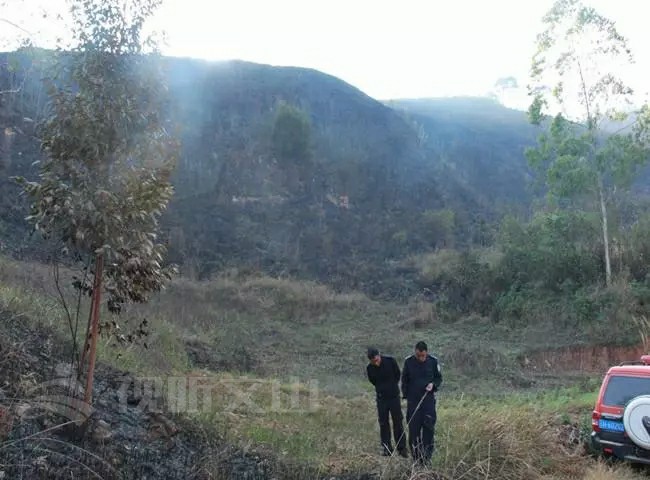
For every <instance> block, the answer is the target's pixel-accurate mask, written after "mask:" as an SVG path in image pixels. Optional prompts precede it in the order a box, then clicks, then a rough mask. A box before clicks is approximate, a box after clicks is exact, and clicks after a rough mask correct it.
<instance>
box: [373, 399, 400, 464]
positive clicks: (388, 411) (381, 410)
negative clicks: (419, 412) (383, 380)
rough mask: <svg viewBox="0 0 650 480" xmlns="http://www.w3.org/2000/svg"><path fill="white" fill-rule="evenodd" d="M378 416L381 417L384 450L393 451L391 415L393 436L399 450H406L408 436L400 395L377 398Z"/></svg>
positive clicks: (380, 428)
mask: <svg viewBox="0 0 650 480" xmlns="http://www.w3.org/2000/svg"><path fill="white" fill-rule="evenodd" d="M377 416H378V417H379V436H380V438H381V445H382V447H383V449H384V452H386V453H392V442H391V438H390V430H391V429H390V422H389V417H390V419H392V421H393V436H394V438H395V444H396V445H397V450H398V451H402V450H405V449H406V438H405V436H404V427H403V423H402V422H403V418H404V417H403V415H402V405H401V403H400V399H399V397H389V398H377Z"/></svg>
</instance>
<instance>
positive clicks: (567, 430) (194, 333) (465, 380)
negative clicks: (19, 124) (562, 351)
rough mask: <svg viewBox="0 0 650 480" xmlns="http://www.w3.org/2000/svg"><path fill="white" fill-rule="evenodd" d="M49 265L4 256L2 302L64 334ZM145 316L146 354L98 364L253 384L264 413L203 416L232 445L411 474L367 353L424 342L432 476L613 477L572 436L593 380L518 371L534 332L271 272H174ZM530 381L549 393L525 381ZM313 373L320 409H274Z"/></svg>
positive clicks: (305, 389) (398, 351)
mask: <svg viewBox="0 0 650 480" xmlns="http://www.w3.org/2000/svg"><path fill="white" fill-rule="evenodd" d="M49 273H50V272H49V271H48V269H47V268H46V267H43V266H41V265H36V264H26V263H17V262H14V261H9V260H7V259H0V307H2V308H3V309H5V310H8V311H11V312H15V314H16V315H22V316H24V318H25V319H36V320H37V321H40V322H42V323H44V324H47V325H52V326H54V327H55V328H57V329H59V330H60V331H61V333H62V334H66V332H67V326H66V323H65V317H64V315H63V313H62V311H61V308H60V307H59V306H58V303H57V300H56V290H55V289H54V288H53V286H52V284H51V280H50V274H49ZM142 316H147V318H149V319H150V321H151V323H152V324H153V327H154V332H155V333H154V335H153V338H151V342H150V343H151V346H150V348H149V349H146V350H145V349H143V348H141V347H138V346H133V347H130V348H128V349H126V350H121V351H119V352H118V351H117V350H115V349H113V348H111V347H110V345H108V344H103V345H102V348H101V351H100V355H101V356H102V358H103V359H104V361H107V362H109V363H112V364H114V365H116V366H118V367H120V368H122V369H125V370H131V371H136V372H140V373H142V374H146V375H156V374H157V375H164V374H170V373H175V374H187V373H189V374H192V375H194V376H198V377H207V378H210V379H211V381H212V382H213V383H214V384H215V385H217V389H218V388H220V387H219V385H221V386H222V387H223V388H224V390H223V391H222V392H221V393H223V397H221V398H223V399H224V401H225V402H226V403H227V399H228V396H227V395H228V389H227V388H226V387H227V385H228V382H232V381H237V382H258V383H259V386H258V387H256V388H255V389H254V390H253V392H254V393H253V397H252V398H253V399H254V401H255V404H256V405H262V409H261V410H259V411H258V410H256V409H253V408H251V407H250V406H247V405H246V404H245V403H242V404H240V405H239V406H237V407H236V408H233V409H227V408H225V403H221V402H215V403H214V404H213V405H212V407H211V409H209V410H205V409H204V410H203V411H201V412H199V413H196V414H195V416H196V418H197V419H198V420H200V421H202V422H209V423H211V424H214V425H216V426H217V427H218V428H219V430H220V431H223V432H226V434H227V435H228V436H229V438H230V439H231V440H233V441H234V442H237V443H242V444H245V445H246V444H250V445H255V446H262V447H266V448H268V449H270V450H271V451H273V452H274V453H275V454H277V455H278V456H281V457H284V458H290V459H292V461H295V462H298V463H301V462H303V463H309V464H312V465H319V466H321V467H322V468H323V469H324V470H328V471H346V470H347V471H349V470H354V471H359V470H362V471H368V472H375V473H378V474H383V476H384V477H385V478H391V477H394V478H399V477H400V476H401V475H403V473H404V472H405V471H406V472H408V470H409V466H408V465H407V464H406V463H404V462H403V461H402V460H398V459H392V460H390V461H386V460H384V459H379V458H378V457H377V456H376V453H377V452H376V450H377V449H376V448H375V447H376V446H377V443H378V440H377V427H376V418H375V412H374V401H373V396H372V392H371V389H370V388H369V385H368V384H367V382H366V380H365V378H364V370H363V369H364V365H365V360H364V357H363V352H364V347H365V346H366V345H367V344H369V343H373V344H377V345H379V346H380V347H381V348H382V349H384V350H385V351H389V352H391V353H393V354H395V355H397V356H402V355H406V354H407V353H408V351H409V349H410V347H409V346H410V345H412V344H413V343H414V341H415V340H417V339H420V338H424V339H426V340H428V341H429V343H430V344H431V345H432V346H433V347H434V348H433V349H434V350H435V352H436V353H438V352H440V353H439V355H440V358H441V359H443V362H444V364H445V377H446V379H445V385H446V386H447V388H445V389H444V391H443V392H441V394H440V400H439V418H440V420H439V424H438V431H437V440H438V453H437V454H436V456H435V460H434V465H433V467H434V468H435V470H436V471H437V472H441V473H443V474H445V475H446V478H469V479H472V478H512V479H514V478H558V479H559V478H591V479H599V478H607V474H609V473H608V471H607V469H606V467H604V466H599V465H597V464H595V463H593V462H592V461H591V460H590V459H588V458H587V457H585V456H584V455H582V446H581V444H580V443H579V442H577V441H574V440H576V439H577V437H578V436H580V435H584V434H585V433H586V432H587V430H588V422H589V412H590V409H591V406H592V405H593V401H594V394H595V391H596V390H597V386H598V384H597V379H595V380H590V379H588V378H582V379H580V381H579V382H576V379H575V378H569V377H563V376H561V375H556V376H555V378H553V379H551V380H549V379H548V378H544V379H539V378H536V377H533V376H531V374H530V373H524V372H522V371H521V370H520V369H519V368H518V367H517V363H516V362H515V361H514V358H515V355H516V354H518V353H521V352H522V351H525V350H526V349H527V348H532V347H534V348H535V349H537V348H539V346H540V342H535V343H534V344H528V345H527V344H522V343H521V341H522V339H525V338H527V337H528V335H522V334H521V332H520V333H519V334H517V335H512V334H508V332H507V331H505V330H501V329H497V328H493V327H491V326H490V325H489V324H487V323H485V324H483V326H481V324H480V322H479V324H478V325H477V323H476V321H473V322H469V321H468V322H466V323H460V324H454V325H445V324H438V323H436V320H435V318H433V317H432V312H431V311H429V310H427V309H426V308H425V306H424V305H422V304H413V305H407V306H397V305H391V304H383V303H377V302H372V301H370V300H368V299H367V298H365V297H363V296H361V295H337V294H334V293H332V292H331V291H330V290H328V289H326V288H325V287H323V286H320V285H316V284H309V283H300V284H298V283H295V282H291V281H289V280H278V279H270V278H266V277H261V278H247V279H237V278H234V277H231V278H220V279H215V280H212V281H210V282H205V283H194V282H189V281H186V280H183V279H178V280H176V281H175V282H174V284H173V285H172V286H171V287H170V288H169V289H168V290H167V291H166V292H164V293H163V294H161V295H159V296H158V297H157V298H155V299H154V300H153V301H152V302H151V303H150V304H149V305H147V306H142V307H138V308H133V309H131V310H130V311H129V312H128V313H127V315H126V318H130V319H131V320H130V322H129V323H132V322H133V323H135V321H136V319H138V318H141V317H142ZM82 318H85V317H84V316H83V315H82ZM538 338H543V337H538ZM188 344H190V345H201V346H203V350H202V351H203V352H204V354H205V355H204V357H205V356H207V363H206V365H207V366H208V367H209V366H210V365H213V367H212V369H209V368H205V367H206V365H203V367H204V368H201V367H200V366H197V365H193V364H192V361H191V358H192V357H191V356H189V355H188V352H187V345H188ZM206 352H207V353H206ZM477 358H478V360H477ZM491 359H493V360H491ZM494 359H495V360H494ZM238 369H239V370H246V371H240V372H237V371H236V370H238ZM214 370H219V371H214ZM226 370H229V371H226ZM276 379H277V383H274V382H272V381H271V380H276ZM522 380H526V381H527V382H528V384H529V385H537V386H540V387H544V388H543V389H540V388H530V389H527V390H524V389H522V388H517V387H518V386H519V387H520V386H521V385H522V384H523V383H522ZM310 381H312V382H313V381H316V382H317V385H318V387H319V388H318V399H317V402H318V408H316V409H312V410H309V409H307V410H306V411H305V410H301V411H296V410H292V409H288V410H287V411H274V410H273V409H272V408H267V407H268V406H269V405H270V403H269V402H270V401H271V400H270V398H271V391H272V388H274V385H276V386H277V385H279V386H280V389H281V392H282V402H284V403H287V402H289V401H290V398H291V395H292V392H294V391H297V392H299V403H300V405H309V403H307V402H308V401H309V398H310V397H309V395H310V390H309V388H310V385H313V384H310V383H309V382H310ZM295 382H298V386H297V388H295V389H294V383H295ZM535 382H537V383H535ZM560 384H563V386H557V385H560ZM553 385H556V386H553ZM311 398H312V399H313V397H311ZM284 403H283V404H284ZM574 437H575V438H574ZM549 445H551V446H554V448H549ZM585 475H586V476H585ZM616 475H618V476H619V477H620V478H626V477H625V476H629V475H632V474H628V473H627V471H617V473H616ZM629 478H634V477H632V476H629Z"/></svg>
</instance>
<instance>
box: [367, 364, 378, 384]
mask: <svg viewBox="0 0 650 480" xmlns="http://www.w3.org/2000/svg"><path fill="white" fill-rule="evenodd" d="M366 375H368V381H369V382H370V383H372V384H373V385H375V386H377V379H376V378H375V375H374V374H373V373H371V371H370V365H368V366H367V367H366Z"/></svg>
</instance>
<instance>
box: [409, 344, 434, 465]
mask: <svg viewBox="0 0 650 480" xmlns="http://www.w3.org/2000/svg"><path fill="white" fill-rule="evenodd" d="M441 383H442V374H441V373H440V364H439V363H438V359H437V358H436V357H434V356H432V355H429V353H428V352H427V344H426V343H424V342H418V343H417V344H416V345H415V354H414V355H411V356H410V357H408V358H407V359H406V360H405V361H404V368H403V369H402V396H403V397H404V398H406V401H407V404H406V421H407V422H408V426H409V446H410V447H411V455H412V456H413V459H414V460H415V461H417V462H419V463H421V464H427V463H429V461H430V460H431V455H432V454H433V436H434V432H435V426H436V397H435V392H436V391H437V390H438V388H439V387H440V384H441ZM418 405H419V408H418Z"/></svg>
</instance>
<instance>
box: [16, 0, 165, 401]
mask: <svg viewBox="0 0 650 480" xmlns="http://www.w3.org/2000/svg"><path fill="white" fill-rule="evenodd" d="M159 4H160V0H128V1H122V0H80V1H74V2H72V7H71V14H72V19H73V29H72V33H73V35H74V43H75V45H74V47H73V48H72V51H71V52H65V53H63V52H59V54H58V56H57V65H58V67H59V69H60V73H59V78H60V80H59V81H58V82H57V84H56V85H54V84H52V85H50V87H49V98H50V103H49V115H48V116H47V117H46V118H45V120H44V121H43V122H42V123H41V125H40V129H39V135H40V139H41V147H42V151H43V157H44V158H43V160H42V162H41V164H40V178H39V180H38V181H35V182H28V181H26V180H25V179H18V180H19V182H20V183H21V184H22V186H23V188H24V191H25V192H26V193H27V194H28V196H29V197H30V199H31V200H32V207H31V214H30V216H29V217H28V219H29V220H30V222H32V223H33V225H34V227H35V229H36V230H38V231H40V232H42V233H43V234H44V235H45V236H46V237H49V238H52V239H53V240H56V241H59V242H62V243H63V244H64V245H65V250H66V251H67V252H69V253H70V254H71V255H73V258H82V259H84V263H85V264H86V266H87V270H86V271H90V272H92V273H91V275H89V276H92V277H93V280H92V281H89V280H88V279H87V276H86V275H84V278H82V279H77V280H76V282H75V286H76V288H78V290H79V294H80V297H79V298H80V299H81V293H82V292H86V293H88V294H89V296H90V298H91V300H90V301H91V305H90V309H89V311H90V314H89V319H88V325H87V333H86V337H85V338H86V340H85V345H84V347H83V350H82V352H81V354H80V355H79V357H78V372H79V375H80V376H81V375H83V373H84V371H85V363H86V361H87V371H86V372H85V373H86V374H87V375H86V391H85V399H84V400H85V401H86V402H87V403H91V401H92V386H93V375H94V368H95V360H96V346H97V339H98V336H99V334H100V329H101V328H102V327H104V328H106V327H107V325H108V324H104V325H102V324H100V308H101V305H102V294H103V293H104V294H105V299H106V306H107V308H108V310H109V311H110V312H111V313H115V314H117V313H119V312H120V311H121V309H122V307H123V305H124V304H125V303H128V302H145V301H146V300H147V298H148V295H149V294H150V292H154V291H157V290H160V289H161V288H162V287H163V286H164V283H165V281H167V280H168V279H169V278H170V276H171V274H172V270H173V269H172V268H170V267H165V266H164V265H163V255H164V253H165V248H164V245H162V244H161V243H159V241H158V221H159V217H160V215H161V214H162V212H163V210H164V209H165V208H166V206H167V203H168V202H169V200H170V198H171V196H172V194H173V188H172V186H171V184H170V183H169V177H170V174H171V172H172V169H173V165H174V163H175V159H176V155H177V152H178V145H177V143H176V141H175V140H174V139H173V138H172V137H171V136H170V135H169V133H168V130H169V126H167V125H165V121H164V114H165V108H164V107H165V105H164V101H163V99H164V98H165V97H164V90H165V89H164V85H163V84H162V82H161V76H160V72H159V70H158V69H159V65H160V61H159V59H158V57H157V56H156V55H155V53H154V50H153V49H152V48H151V47H153V46H154V44H153V43H152V42H150V41H149V40H147V39H143V38H142V29H143V25H144V23H145V21H146V20H147V19H148V18H149V17H151V15H152V14H153V13H154V11H155V9H156V8H157V7H158V6H159ZM78 310H79V309H78V308H77V315H76V323H75V328H74V329H73V336H75V334H76V327H77V326H78V318H79V314H78ZM70 323H71V329H72V320H70ZM114 323H115V321H113V322H111V324H114Z"/></svg>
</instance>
